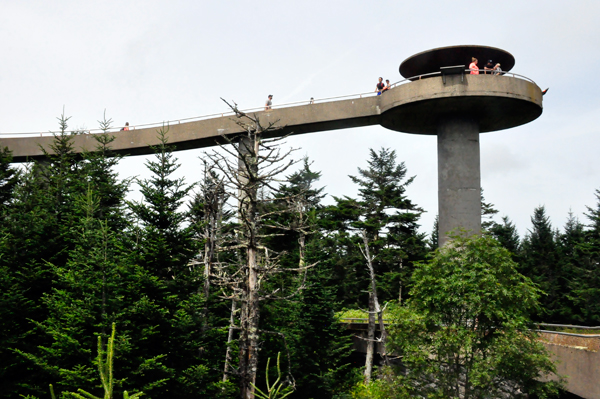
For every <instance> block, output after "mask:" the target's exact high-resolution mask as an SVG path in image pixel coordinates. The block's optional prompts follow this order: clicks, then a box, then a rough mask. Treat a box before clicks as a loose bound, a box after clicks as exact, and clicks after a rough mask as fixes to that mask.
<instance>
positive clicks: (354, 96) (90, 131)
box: [0, 69, 536, 137]
mask: <svg viewBox="0 0 600 399" xmlns="http://www.w3.org/2000/svg"><path fill="white" fill-rule="evenodd" d="M469 73H470V69H465V71H464V74H469ZM482 75H484V74H483V73H482ZM507 75H508V76H512V77H514V78H517V79H523V80H526V81H528V82H531V83H533V84H536V83H535V82H534V81H533V80H532V79H530V78H528V77H526V76H523V75H519V74H516V73H513V72H501V73H500V74H496V75H490V76H491V77H492V78H493V77H502V76H507ZM435 76H442V72H440V71H438V72H431V73H426V74H422V75H416V76H412V77H410V78H406V79H402V80H399V81H397V82H395V83H392V84H391V85H390V87H391V88H392V89H393V88H395V87H398V86H400V85H403V84H407V83H410V82H413V81H417V80H422V79H426V78H430V77H435ZM377 95H378V94H377V92H376V91H370V92H365V93H356V94H348V95H344V96H336V97H325V98H319V99H312V98H311V99H310V100H305V101H295V102H290V103H284V104H278V105H272V106H271V108H272V109H281V108H289V107H297V106H301V105H312V104H317V103H327V102H332V101H338V100H351V99H360V98H366V97H375V96H377ZM264 110H265V106H264V105H263V106H261V107H254V108H248V109H243V110H241V111H242V112H245V113H249V112H259V111H264ZM234 115H235V112H233V111H225V112H218V113H214V114H207V115H201V116H194V117H190V118H183V119H175V120H170V121H163V122H154V123H145V124H140V125H132V126H129V130H135V129H147V128H152V127H162V126H171V125H175V124H180V123H182V122H184V123H187V122H197V121H201V120H206V119H213V118H222V117H225V116H234ZM119 131H120V129H119V128H112V129H109V130H108V131H107V132H109V133H116V132H119ZM72 132H77V133H80V134H99V133H104V131H103V130H102V129H84V130H81V131H78V130H74V131H72ZM59 133H60V132H59V131H47V132H25V133H0V137H1V136H31V137H44V136H52V135H55V134H59ZM70 133H71V132H69V134H70Z"/></svg>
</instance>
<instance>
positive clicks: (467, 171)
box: [437, 117, 481, 247]
mask: <svg viewBox="0 0 600 399" xmlns="http://www.w3.org/2000/svg"><path fill="white" fill-rule="evenodd" d="M437 138H438V139H437V140H438V204H439V205H438V207H439V229H438V232H439V245H440V247H441V246H443V245H444V244H445V243H446V242H447V241H448V237H447V233H449V232H451V231H452V230H455V229H464V230H465V233H464V234H467V235H473V234H479V233H480V232H481V173H480V167H479V165H480V160H479V158H480V155H479V125H478V123H477V121H476V120H474V119H472V118H468V117H445V118H443V119H442V120H441V121H440V122H439V124H438V131H437Z"/></svg>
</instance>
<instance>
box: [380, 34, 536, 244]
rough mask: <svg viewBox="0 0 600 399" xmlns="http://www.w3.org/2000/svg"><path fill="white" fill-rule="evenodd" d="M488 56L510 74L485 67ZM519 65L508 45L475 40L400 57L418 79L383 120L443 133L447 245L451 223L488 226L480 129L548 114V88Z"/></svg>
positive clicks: (442, 227)
mask: <svg viewBox="0 0 600 399" xmlns="http://www.w3.org/2000/svg"><path fill="white" fill-rule="evenodd" d="M472 57H475V58H477V59H478V61H479V62H478V66H479V68H480V71H479V74H478V75H475V74H470V71H469V70H468V65H469V63H470V62H471V58H472ZM488 60H492V61H493V64H494V65H495V64H496V63H500V64H501V68H502V70H503V73H500V74H492V73H488V74H485V73H484V68H483V66H484V65H485V63H487V62H488ZM514 65H515V59H514V57H513V56H512V55H511V54H510V53H508V52H507V51H504V50H501V49H498V48H494V47H487V46H472V45H468V46H452V47H442V48H436V49H433V50H428V51H424V52H422V53H418V54H415V55H413V56H411V57H409V58H407V59H406V60H404V62H402V64H400V74H401V75H402V76H404V77H405V78H407V79H409V80H411V83H410V84H405V85H401V86H399V87H398V88H396V89H395V92H394V97H395V98H394V100H393V101H391V102H387V104H385V109H382V115H381V121H380V123H381V125H382V126H384V127H386V128H388V129H391V130H396V131H399V132H406V133H416V134H429V135H437V152H438V204H439V205H438V206H439V230H438V232H439V244H440V246H442V245H444V243H445V242H446V241H447V236H446V234H447V233H448V232H450V231H452V230H455V229H464V230H466V231H467V234H469V235H470V234H477V233H480V231H481V171H480V152H479V134H480V133H486V132H493V131H497V130H503V129H509V128H512V127H515V126H519V125H523V124H525V123H528V122H531V121H533V120H534V119H536V118H538V117H539V116H540V115H541V114H542V91H541V90H540V88H539V87H538V86H537V85H536V84H535V83H534V82H533V81H531V80H530V79H528V78H525V77H523V76H520V75H516V74H513V73H507V72H508V71H510V70H511V69H512V68H513V66H514ZM390 94H392V93H390ZM385 96H388V94H387V93H385V94H384V95H382V97H385Z"/></svg>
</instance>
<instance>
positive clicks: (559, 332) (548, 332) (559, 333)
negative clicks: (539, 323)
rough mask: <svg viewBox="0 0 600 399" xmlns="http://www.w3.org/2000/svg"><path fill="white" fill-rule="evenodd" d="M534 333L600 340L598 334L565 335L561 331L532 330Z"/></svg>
mask: <svg viewBox="0 0 600 399" xmlns="http://www.w3.org/2000/svg"><path fill="white" fill-rule="evenodd" d="M533 331H535V332H541V333H544V334H558V335H568V336H570V337H580V338H600V334H575V333H566V332H562V331H550V330H533Z"/></svg>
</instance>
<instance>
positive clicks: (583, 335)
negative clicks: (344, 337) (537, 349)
mask: <svg viewBox="0 0 600 399" xmlns="http://www.w3.org/2000/svg"><path fill="white" fill-rule="evenodd" d="M339 320H340V321H341V322H342V323H343V322H344V320H361V321H363V322H364V323H367V322H368V321H369V319H365V318H357V317H342V318H340V319H339ZM383 321H389V319H384V320H383ZM361 324H362V323H361ZM535 324H537V325H538V326H546V327H561V328H573V329H578V330H600V326H597V327H588V326H576V325H572V324H549V323H535ZM532 331H535V332H540V333H545V334H559V335H568V336H571V337H580V338H600V334H577V333H567V332H562V331H551V330H532Z"/></svg>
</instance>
